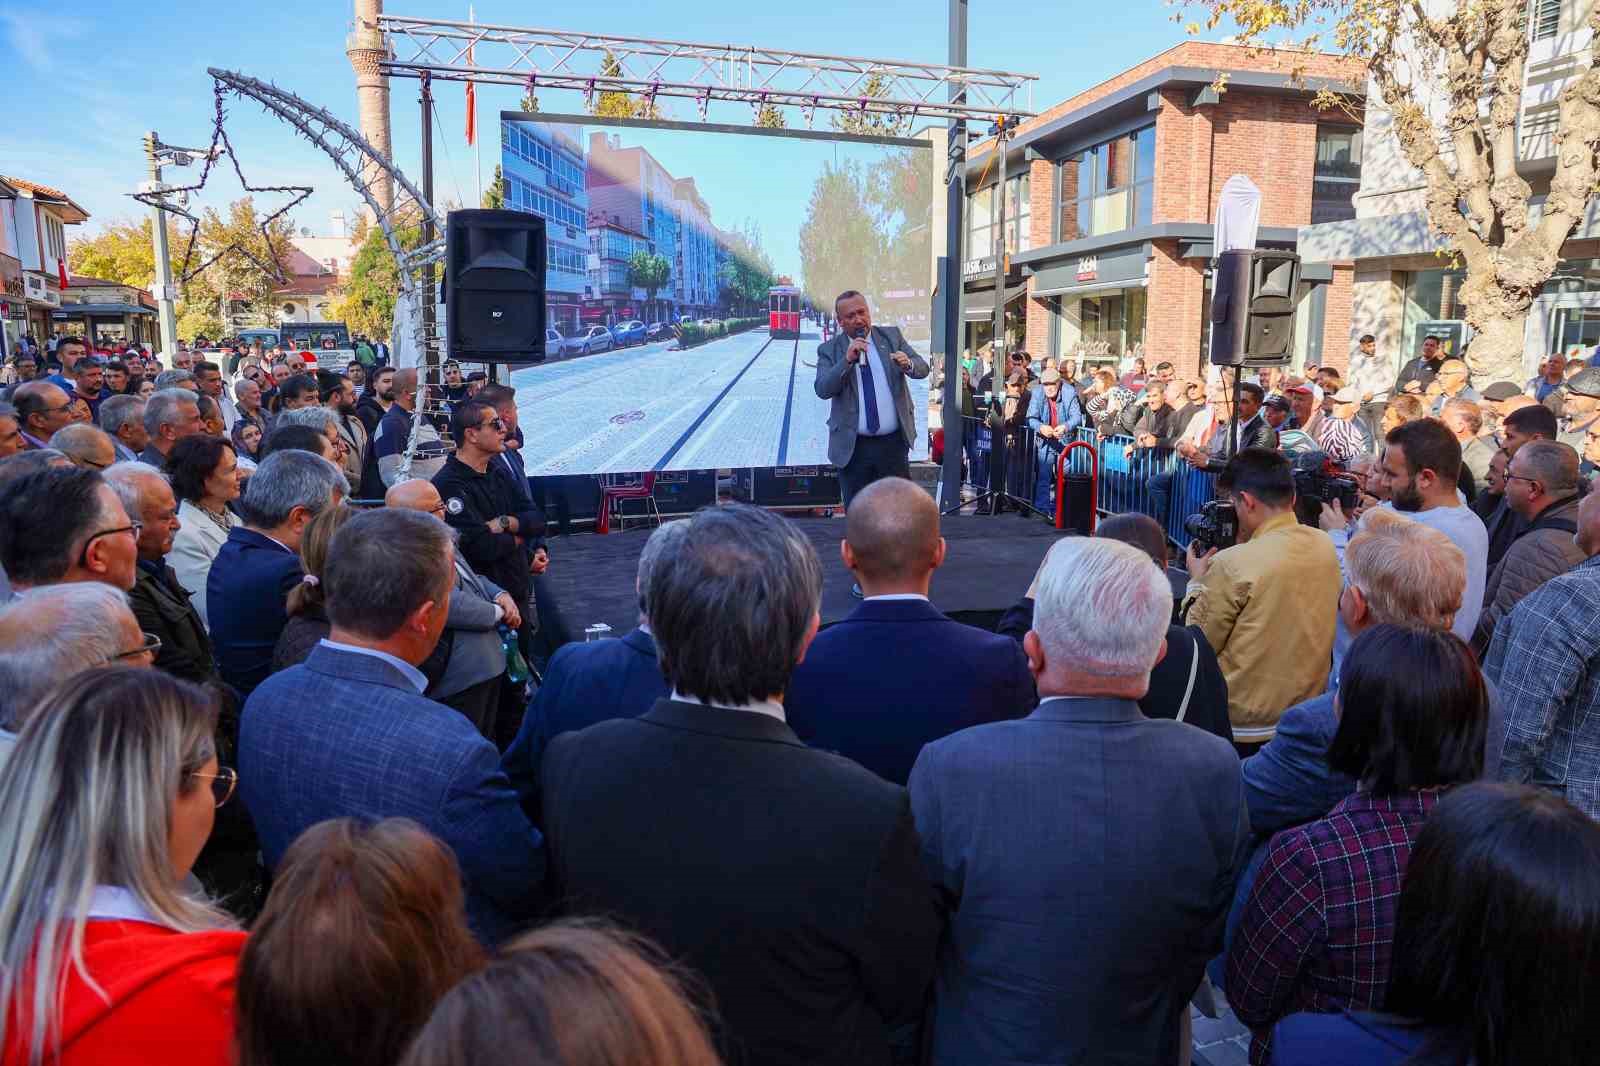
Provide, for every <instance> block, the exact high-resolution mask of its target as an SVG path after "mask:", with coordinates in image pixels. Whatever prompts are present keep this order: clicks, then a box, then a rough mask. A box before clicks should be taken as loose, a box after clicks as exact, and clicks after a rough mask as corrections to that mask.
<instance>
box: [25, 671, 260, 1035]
mask: <svg viewBox="0 0 1600 1066" xmlns="http://www.w3.org/2000/svg"><path fill="white" fill-rule="evenodd" d="M216 726H217V712H216V706H215V702H214V699H213V697H212V696H211V695H210V694H208V693H207V692H206V691H205V690H204V689H201V688H199V687H197V686H194V685H190V684H188V683H186V682H182V681H178V680H176V679H174V678H172V677H170V676H169V675H167V674H164V673H161V672H159V671H155V670H140V669H135V668H133V667H126V666H109V667H101V668H98V669H94V670H89V671H86V672H85V673H82V674H79V675H78V676H76V677H74V678H72V679H71V680H69V681H66V682H64V683H63V684H62V685H60V686H59V687H58V688H57V689H56V690H55V691H54V692H53V693H52V694H51V695H50V696H48V697H46V699H45V700H44V702H43V703H41V704H40V706H39V707H38V708H37V710H36V712H35V713H34V714H33V716H32V717H31V718H30V719H29V720H28V723H27V725H26V726H24V727H23V730H22V733H21V735H20V736H19V737H18V739H17V746H16V749H15V750H14V751H13V753H12V755H11V757H10V759H8V760H7V761H6V763H5V766H4V768H3V769H0V1001H3V1002H4V1006H5V1009H4V1010H3V1011H0V1048H3V1056H0V1057H3V1061H5V1062H6V1063H18V1064H20V1063H27V1064H29V1066H38V1064H40V1063H44V1062H49V1063H51V1064H52V1066H57V1064H59V1066H80V1064H81V1066H91V1064H92V1066H99V1064H102V1063H111V1062H114V1063H117V1064H119V1066H158V1064H160V1066H165V1064H168V1063H173V1062H180V1061H181V1062H183V1063H185V1066H212V1064H215V1066H227V1064H229V1063H230V1060H231V1047H232V1043H233V978H234V972H235V970H236V968H237V966H238V959H239V952H240V950H241V949H242V948H243V946H244V939H245V937H244V934H243V933H241V932H239V931H237V929H236V928H235V927H234V925H233V922H232V920H231V919H230V918H228V916H227V915H225V914H224V913H223V912H222V911H221V910H219V909H218V908H216V907H214V906H212V905H211V903H210V902H209V901H206V900H203V899H199V898H196V897H194V896H192V895H190V894H188V893H187V892H186V891H185V889H184V887H183V883H184V880H185V879H186V878H187V877H188V875H189V870H190V867H192V866H193V865H194V860H195V858H196V856H198V855H199V854H200V848H201V847H202V846H203V845H204V844H205V842H206V838H207V837H208V836H209V835H210V834H211V827H212V824H213V822H214V821H215V818H216V808H218V807H220V806H221V805H222V804H223V803H225V802H226V801H227V800H228V798H229V797H230V796H231V795H232V794H233V790H234V785H235V784H236V783H237V777H236V775H235V774H234V772H233V771H232V770H230V769H226V768H223V767H219V766H218V765H217V756H216V742H215V740H214V739H213V738H214V736H215V732H216Z"/></svg>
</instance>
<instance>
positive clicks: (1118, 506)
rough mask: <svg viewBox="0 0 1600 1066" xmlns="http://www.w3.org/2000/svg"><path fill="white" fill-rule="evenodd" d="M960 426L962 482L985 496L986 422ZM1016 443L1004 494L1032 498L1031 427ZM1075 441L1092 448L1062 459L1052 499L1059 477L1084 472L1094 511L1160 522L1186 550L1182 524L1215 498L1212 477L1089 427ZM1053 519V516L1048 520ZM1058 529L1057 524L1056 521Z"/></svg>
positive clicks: (1167, 454) (1034, 457) (1168, 453)
mask: <svg viewBox="0 0 1600 1066" xmlns="http://www.w3.org/2000/svg"><path fill="white" fill-rule="evenodd" d="M962 421H963V426H962V431H963V432H962V441H963V445H962V447H963V450H964V451H965V453H966V456H965V458H966V464H965V474H964V476H963V481H964V483H965V484H967V485H968V486H970V487H971V488H973V489H975V490H977V491H979V492H984V491H987V490H988V489H989V487H990V486H989V469H990V465H989V464H990V462H991V457H992V450H993V440H992V439H991V438H992V434H991V431H990V429H989V426H988V423H987V422H986V421H985V420H984V419H982V418H978V417H973V416H970V415H968V416H966V417H965V418H964V419H963V420H962ZM1015 440H1016V443H1015V444H1014V445H1013V447H1012V450H1011V452H1010V453H1009V455H1008V457H1007V458H1008V460H1009V461H1008V462H1007V463H1006V491H1007V492H1009V493H1011V494H1012V495H1013V496H1016V497H1018V498H1020V499H1024V500H1030V501H1031V500H1032V499H1033V493H1034V486H1035V478H1036V477H1037V475H1038V449H1037V447H1036V446H1035V443H1036V442H1035V440H1034V433H1033V431H1032V430H1030V429H1022V430H1018V431H1017V432H1016V434H1015ZM1074 440H1076V441H1078V442H1081V443H1083V444H1086V445H1088V448H1089V449H1092V450H1093V454H1092V455H1091V454H1090V452H1089V450H1087V449H1084V448H1070V449H1068V451H1067V452H1066V453H1065V455H1066V461H1065V463H1064V464H1060V465H1061V467H1062V469H1060V470H1058V471H1057V475H1058V476H1057V499H1060V498H1061V495H1062V491H1061V490H1062V488H1063V486H1062V484H1061V476H1062V475H1065V474H1086V475H1091V476H1093V477H1094V479H1095V504H1096V510H1097V512H1098V513H1099V514H1101V515H1114V514H1125V513H1127V512H1130V511H1137V512H1140V513H1142V514H1147V515H1150V516H1152V517H1154V518H1155V519H1156V520H1157V521H1159V522H1161V523H1162V525H1163V526H1164V527H1165V528H1166V531H1167V536H1169V537H1171V538H1172V540H1173V541H1174V542H1175V543H1177V544H1178V546H1179V547H1183V548H1187V547H1188V546H1189V540H1190V538H1189V535H1188V534H1187V533H1185V532H1184V529H1183V522H1184V519H1185V518H1187V517H1188V516H1189V515H1192V514H1194V513H1195V512H1197V511H1199V510H1200V508H1201V506H1202V505H1203V504H1204V503H1205V502H1206V501H1207V500H1210V499H1211V498H1212V497H1213V496H1214V495H1215V494H1216V475H1215V474H1209V473H1206V472H1205V471H1203V470H1196V469H1195V468H1194V467H1192V466H1190V465H1189V464H1188V463H1186V462H1184V461H1183V459H1182V458H1180V457H1179V456H1178V455H1177V453H1176V452H1174V451H1172V450H1171V449H1170V448H1134V449H1133V452H1132V454H1131V455H1129V454H1127V449H1128V448H1129V447H1130V446H1131V445H1132V444H1133V438H1131V437H1124V436H1116V437H1106V438H1104V439H1101V437H1100V435H1099V434H1098V433H1096V432H1095V431H1094V429H1093V428H1090V427H1081V428H1079V429H1078V431H1077V434H1076V436H1075V438H1074ZM1158 475H1169V476H1170V479H1171V487H1170V492H1169V495H1168V501H1169V506H1168V508H1167V513H1166V514H1165V515H1161V514H1157V513H1156V502H1155V499H1154V493H1153V492H1152V489H1151V484H1150V482H1151V480H1152V479H1153V478H1155V477H1157V476H1158ZM1052 517H1055V516H1052ZM1057 525H1058V526H1059V525H1061V522H1060V521H1059V520H1058V521H1057Z"/></svg>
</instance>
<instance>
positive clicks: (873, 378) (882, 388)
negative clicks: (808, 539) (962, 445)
mask: <svg viewBox="0 0 1600 1066" xmlns="http://www.w3.org/2000/svg"><path fill="white" fill-rule="evenodd" d="M833 313H834V316H835V317H836V318H837V319H838V320H839V332H838V334H837V335H835V336H834V337H833V339H832V340H829V341H828V342H827V343H825V344H823V345H821V346H819V347H818V348H817V381H816V389H817V396H818V397H820V398H821V399H824V400H832V401H833V406H832V408H831V409H830V410H829V412H828V462H830V463H832V464H833V465H834V466H836V467H838V468H839V482H840V485H841V486H842V488H843V490H844V504H845V506H846V507H849V506H850V500H851V498H852V497H854V496H855V494H856V493H858V492H860V491H861V490H862V489H864V488H866V487H867V486H868V485H870V484H872V483H873V482H874V481H876V480H878V479H879V478H884V477H903V478H909V477H910V476H911V464H910V462H909V461H908V459H907V458H906V457H907V456H908V455H909V454H910V452H911V445H912V443H913V442H914V441H915V440H916V435H917V419H916V414H915V412H913V411H912V409H911V390H910V389H909V388H907V387H906V378H919V379H920V378H925V377H927V376H928V361H927V360H926V359H924V358H922V356H920V355H918V354H917V353H916V350H915V349H913V348H912V347H911V345H909V344H907V343H906V339H905V337H904V336H903V335H902V334H901V332H900V331H899V330H898V329H896V328H895V327H894V326H874V325H873V324H872V311H871V309H870V308H868V307H867V298H866V297H865V296H862V295H861V294H860V293H859V292H856V291H855V290H854V289H847V290H846V291H844V292H842V293H840V294H839V298H838V299H837V300H835V301H834V302H833Z"/></svg>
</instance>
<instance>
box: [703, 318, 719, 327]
mask: <svg viewBox="0 0 1600 1066" xmlns="http://www.w3.org/2000/svg"><path fill="white" fill-rule="evenodd" d="M700 324H701V325H702V326H714V325H716V324H717V320H716V319H714V318H702V319H701V320H700Z"/></svg>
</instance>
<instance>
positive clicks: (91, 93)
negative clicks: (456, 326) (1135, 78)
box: [0, 0, 1183, 235]
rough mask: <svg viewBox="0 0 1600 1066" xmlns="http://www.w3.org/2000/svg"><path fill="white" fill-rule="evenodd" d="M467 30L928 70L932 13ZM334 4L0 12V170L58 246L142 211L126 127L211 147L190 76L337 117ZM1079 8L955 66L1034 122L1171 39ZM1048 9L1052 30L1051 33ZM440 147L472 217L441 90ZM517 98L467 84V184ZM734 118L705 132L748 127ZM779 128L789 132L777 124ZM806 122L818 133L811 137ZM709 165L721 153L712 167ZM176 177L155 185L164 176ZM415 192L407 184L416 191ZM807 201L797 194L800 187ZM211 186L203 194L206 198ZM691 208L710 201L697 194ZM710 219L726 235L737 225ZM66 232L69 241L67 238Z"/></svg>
mask: <svg viewBox="0 0 1600 1066" xmlns="http://www.w3.org/2000/svg"><path fill="white" fill-rule="evenodd" d="M475 7H476V15H477V18H478V19H479V20H480V21H483V22H494V23H500V24H505V25H524V26H539V25H543V26H546V27H549V28H555V29H573V30H586V31H590V32H596V33H614V34H625V35H638V36H654V37H670V38H673V39H677V40H700V41H719V42H732V43H735V44H761V45H767V46H773V47H784V48H790V49H795V50H800V51H818V52H833V53H840V54H846V55H871V56H884V57H894V58H904V59H911V60H924V61H935V62H942V61H943V60H944V59H945V57H946V40H945V33H946V9H945V5H944V4H943V3H941V2H939V0H931V2H930V0H875V2H874V3H872V4H871V5H867V6H865V7H864V6H863V5H861V4H860V3H859V0H809V2H807V3H804V4H786V5H785V4H762V3H754V4H753V3H749V2H748V0H742V2H738V3H733V2H729V0H694V2H688V0H670V2H666V3H661V2H657V3H643V2H640V0H632V2H618V0H597V2H592V3H588V4H583V5H572V6H570V7H567V8H560V7H557V6H555V5H549V6H547V5H533V4H529V3H526V2H519V0H477V2H476V3H475ZM385 9H386V11H387V12H388V13H390V14H398V15H414V16H422V15H433V16H438V17H447V18H448V17H454V18H463V19H464V18H465V17H466V14H467V4H466V3H465V2H464V0H463V2H460V3H457V2H455V0H448V2H426V0H388V2H387V3H386V5H385ZM351 10H352V9H351V5H350V4H349V3H347V2H345V0H275V2H273V3H271V4H265V5H231V6H230V5H218V4H217V3H215V2H214V0H211V2H206V3H201V2H198V0H167V2H165V3H158V4H132V3H130V2H129V0H82V2H79V3H77V4H71V5H63V4H61V3H60V2H59V0H0V72H3V78H4V85H5V93H6V96H7V98H8V104H9V106H8V108H7V120H6V122H5V123H4V125H3V126H0V173H6V174H14V175H17V176H21V177H26V178H29V179H31V180H34V181H38V182H42V183H44V184H47V185H54V186H57V187H59V188H61V189H63V190H64V191H66V192H67V193H68V194H69V195H71V196H72V197H73V198H74V199H76V200H77V201H78V202H79V203H80V204H82V205H83V206H84V207H85V208H86V209H87V210H88V211H89V212H90V213H91V214H92V215H93V218H92V219H91V220H90V222H89V223H88V224H87V225H86V226H84V227H81V228H78V229H77V233H87V232H92V231H94V230H96V229H98V228H99V226H100V225H102V224H104V223H106V222H109V221H114V220H116V219H119V218H132V217H135V216H137V215H138V214H139V213H140V212H142V211H143V208H141V207H140V206H139V205H138V204H137V203H135V202H134V201H132V200H130V199H128V198H127V197H126V196H125V195H124V194H125V193H127V192H130V191H133V190H134V189H135V188H136V187H137V185H138V183H139V182H140V181H141V180H143V179H144V176H145V174H144V159H143V152H142V149H141V147H140V136H141V134H142V133H143V131H145V130H147V129H150V128H152V127H154V128H155V129H156V130H157V131H158V132H159V133H160V134H161V137H162V139H163V140H165V141H167V142H169V143H177V144H194V145H196V146H199V145H203V144H204V143H206V142H207V141H208V139H209V137H210V132H211V118H212V94H211V81H210V78H209V77H207V75H206V73H205V70H206V67H207V66H220V67H226V68H229V69H233V70H238V71H241V72H244V73H247V74H251V75H253V76H255V77H259V78H262V79H264V80H270V81H275V82H277V83H278V84H279V85H281V86H282V87H284V88H287V89H290V90H292V91H294V92H296V93H298V94H299V95H300V96H302V97H304V98H306V99H308V100H310V101H312V102H313V103H316V104H318V105H320V106H323V107H326V108H328V109H329V110H331V111H332V112H334V113H335V114H337V115H339V116H341V117H343V118H345V119H346V120H347V121H349V122H351V123H352V124H354V123H355V121H356V105H355V80H354V76H353V75H352V73H351V71H350V66H349V63H348V62H347V61H346V59H345V56H344V43H345V34H346V33H347V32H348V30H349V24H350V20H351ZM1115 10H1117V11H1119V12H1121V14H1122V16H1123V17H1122V18H1118V19H1111V18H1108V17H1105V16H1106V9H1104V8H1101V7H1098V6H1096V5H1090V4H1087V3H1085V2H1084V0H1076V2H1073V3H1060V4H1056V5H1045V6H1043V7H1040V6H1038V5H1032V4H1025V3H1017V2H1015V0H1013V2H1009V3H1001V2H999V0H972V3H971V6H970V40H969V52H968V61H969V63H970V64H971V65H973V66H981V67H991V68H1001V69H1007V70H1014V71H1019V72H1026V73H1033V74H1038V75H1039V76H1040V80H1039V82H1038V83H1037V84H1036V85H1035V87H1034V97H1033V100H1034V106H1035V108H1036V109H1042V108H1044V107H1046V106H1048V105H1049V104H1051V103H1053V102H1055V101H1058V100H1061V99H1063V98H1064V97H1066V96H1069V95H1071V94H1072V93H1075V92H1077V91H1079V90H1081V89H1084V88H1086V87H1088V86H1090V85H1093V84H1094V83H1096V82H1098V81H1100V80H1102V79H1104V78H1106V77H1109V76H1111V75H1113V74H1116V73H1117V72H1119V71H1121V70H1124V69H1126V68H1128V67H1130V66H1132V65H1133V64H1135V63H1138V62H1140V61H1141V60H1143V59H1145V58H1147V57H1149V56H1151V55H1154V54H1155V53H1157V52H1159V51H1161V50H1162V49H1165V48H1167V47H1169V46H1170V45H1172V44H1175V43H1177V42H1179V41H1181V40H1182V39H1183V30H1182V27H1181V26H1179V25H1177V24H1175V23H1174V22H1172V21H1171V19H1170V15H1171V13H1172V11H1173V9H1172V8H1169V7H1167V6H1165V5H1164V4H1163V3H1162V2H1161V0H1134V2H1133V3H1131V4H1129V5H1128V6H1126V7H1119V8H1117V9H1115ZM1052 12H1053V13H1054V15H1055V18H1056V22H1055V24H1053V25H1052V23H1051V17H1052ZM391 84H392V88H393V94H392V100H391V108H392V114H393V123H394V140H395V144H394V149H395V156H396V159H397V160H398V162H399V163H400V166H401V168H402V169H403V170H404V171H405V172H406V173H407V174H408V175H410V176H411V177H413V178H414V179H415V178H417V177H418V170H419V148H418V145H419V140H418V126H419V122H418V106H417V87H416V82H414V81H406V80H398V79H397V80H395V81H393V82H392V83H391ZM437 96H438V98H439V99H438V105H437V106H438V112H439V121H440V123H441V125H442V135H440V136H438V137H437V139H436V142H435V143H436V147H435V162H436V168H437V169H436V177H435V181H436V197H437V198H438V199H440V200H447V199H452V200H461V201H464V202H466V203H469V204H471V203H475V202H476V199H477V179H476V176H475V173H474V167H473V157H472V152H471V149H469V148H468V147H467V145H466V143H465V140H464V137H463V132H462V130H463V116H464V103H463V100H462V88H461V86H459V85H445V86H442V87H440V88H439V90H438V93H437ZM519 96H520V93H519V91H518V90H516V89H514V88H511V87H506V86H484V87H482V88H480V90H479V93H478V107H479V112H478V123H479V130H480V132H481V134H482V138H481V139H482V158H483V170H484V175H485V179H484V180H485V181H487V179H488V175H489V174H491V173H492V172H493V168H494V164H495V162H496V161H497V160H498V159H499V153H500V146H499V131H498V123H497V122H496V121H495V118H496V116H497V114H498V112H499V111H500V110H501V109H502V108H515V107H516V106H517V100H518V98H519ZM540 97H541V103H542V105H543V107H544V109H545V110H546V111H577V110H580V108H581V104H582V99H581V97H580V96H578V95H577V94H565V93H556V92H552V91H548V90H541V92H540ZM669 110H670V111H672V112H673V116H672V117H677V118H681V119H693V118H694V117H695V114H694V110H693V105H692V104H687V103H676V104H675V105H669ZM747 110H748V109H746V108H743V107H742V106H733V107H731V108H729V109H726V110H723V111H721V112H718V111H716V110H713V112H712V113H711V116H710V117H711V118H712V119H713V120H717V119H719V118H720V119H721V120H722V121H728V122H740V121H744V120H746V119H747V117H748V115H747ZM793 121H794V120H793V119H791V122H793ZM818 125H819V127H820V126H821V120H820V119H819V122H818ZM228 130H229V135H230V137H231V138H232V140H233V143H234V146H235V148H236V149H237V150H238V152H239V155H240V160H241V163H242V164H243V167H244V173H245V177H246V178H248V179H249V180H250V181H251V182H252V183H253V184H258V185H260V184H279V185H281V184H301V185H311V186H313V187H314V188H315V189H316V192H315V194H314V195H313V196H312V197H311V198H310V199H309V200H307V201H306V202H305V203H304V204H302V205H301V206H300V207H299V208H298V209H296V212H295V215H294V219H295V223H296V225H297V226H303V227H307V228H310V229H311V230H312V231H313V232H315V233H323V232H326V230H327V218H328V214H329V212H331V211H334V210H340V209H343V210H345V211H346V212H347V213H353V212H354V210H355V208H356V205H357V203H358V201H357V198H356V195H355V193H354V192H353V190H351V189H349V188H348V186H346V185H345V183H344V182H343V180H342V178H341V177H340V176H339V175H338V173H337V172H336V171H335V170H334V168H333V167H332V166H331V165H330V164H328V163H327V162H326V161H325V159H324V158H323V157H322V156H321V155H320V153H318V152H317V151H316V150H315V149H313V148H311V147H310V146H309V145H307V144H306V143H305V142H304V141H302V140H300V139H299V138H298V137H296V136H295V135H294V134H293V132H292V131H291V129H290V128H289V127H288V126H286V125H284V124H282V123H281V122H279V121H278V120H277V119H275V118H272V117H270V116H268V115H266V114H265V113H264V112H262V111H261V109H260V108H259V106H258V105H255V104H254V103H251V102H247V101H239V100H235V101H233V103H232V105H231V111H230V117H229V122H228ZM725 141H726V144H725V146H718V147H716V148H710V149H707V156H706V158H705V159H704V160H703V164H704V166H703V168H702V169H705V168H710V169H716V168H718V167H722V166H724V165H725V166H726V169H727V171H728V172H730V173H731V172H733V169H734V164H735V162H736V158H735V157H736V153H737V152H738V150H739V149H738V148H737V146H738V145H740V144H742V142H743V138H727V139H725ZM718 153H726V154H724V155H721V156H720V158H719V155H718ZM183 173H184V172H182V171H170V172H169V180H172V179H174V178H178V177H180V176H181V175H182V174H183ZM419 184H420V182H419ZM808 187H809V186H808ZM213 189H215V192H214V193H213V192H212V190H213ZM239 192H240V189H239V185H238V181H237V179H236V178H235V177H234V176H233V174H232V172H231V170H230V169H224V170H223V171H222V172H220V173H214V175H213V178H212V183H211V185H210V186H208V188H207V190H206V191H205V192H203V193H201V194H200V197H199V199H198V200H197V201H196V202H197V204H198V205H199V206H221V205H223V204H225V203H226V202H227V201H228V200H229V199H232V198H234V197H235V196H237V195H238V194H239ZM707 195H708V198H710V192H709V190H708V193H707ZM713 207H714V209H716V216H717V222H718V224H720V225H728V226H731V225H734V224H736V223H738V222H740V221H741V220H742V215H738V214H736V215H734V216H732V217H729V216H727V215H724V214H723V213H722V211H721V210H720V208H719V207H718V205H717V204H715V203H714V204H713ZM74 235H76V234H74Z"/></svg>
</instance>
